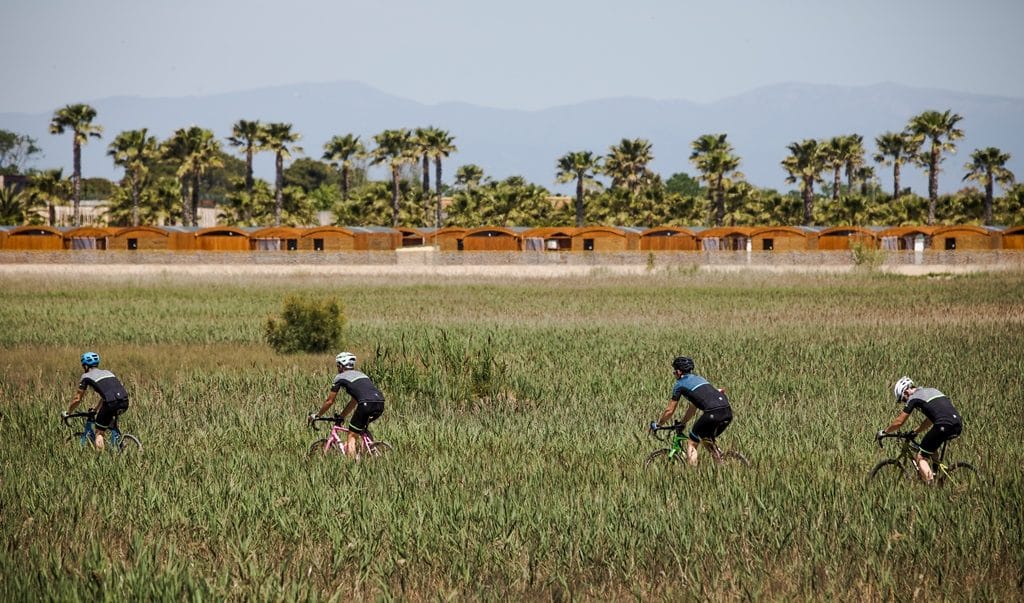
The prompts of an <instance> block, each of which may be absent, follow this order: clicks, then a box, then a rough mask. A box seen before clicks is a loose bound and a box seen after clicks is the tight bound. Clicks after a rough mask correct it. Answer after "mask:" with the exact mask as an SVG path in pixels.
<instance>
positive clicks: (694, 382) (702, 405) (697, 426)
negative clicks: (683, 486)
mask: <svg viewBox="0 0 1024 603" xmlns="http://www.w3.org/2000/svg"><path fill="white" fill-rule="evenodd" d="M693 370H694V364H693V358H689V357H687V356H677V357H676V358H675V359H674V360H672V372H673V373H674V374H675V376H676V383H675V385H674V386H672V397H671V399H670V400H669V403H668V406H666V407H665V411H664V412H663V413H661V417H660V418H659V419H658V421H657V422H656V423H652V424H651V427H652V428H654V427H656V426H658V425H663V424H665V423H667V422H668V421H669V419H671V418H672V415H673V414H675V412H676V407H677V406H678V405H679V399H680V398H684V397H685V398H686V400H687V401H688V402H689V405H688V406H687V407H686V412H685V413H683V425H685V424H686V423H688V422H689V421H690V419H692V418H693V416H694V415H695V414H697V411H698V410H699V411H701V415H700V418H698V419H697V420H696V421H695V422H694V423H693V427H691V428H690V433H689V438H688V439H687V441H686V460H687V461H688V462H689V463H690V464H691V465H696V464H697V446H698V445H699V444H700V443H701V442H704V445H705V447H707V449H708V450H710V451H711V454H712V455H713V456H715V460H716V461H719V462H720V461H721V459H720V458H718V453H717V451H716V450H715V448H714V446H712V445H711V442H707V441H705V440H707V439H714V438H717V437H718V436H720V435H722V432H723V431H725V428H726V427H728V426H729V424H730V423H732V407H730V406H729V398H727V397H726V396H725V390H722V389H718V388H717V387H715V386H713V385H711V384H710V383H708V380H707V379H705V378H704V377H701V376H700V375H698V374H696V373H694V372H693Z"/></svg>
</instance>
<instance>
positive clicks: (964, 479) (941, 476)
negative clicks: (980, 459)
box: [935, 461, 981, 491]
mask: <svg viewBox="0 0 1024 603" xmlns="http://www.w3.org/2000/svg"><path fill="white" fill-rule="evenodd" d="M980 479H981V478H980V477H979V476H978V470H977V469H975V468H974V465H972V464H970V463H965V462H963V461H958V462H956V463H953V464H952V465H950V466H949V467H946V470H945V471H941V470H940V471H938V472H936V474H935V481H936V483H937V484H938V486H939V487H940V488H953V489H955V490H957V491H962V490H967V489H969V488H971V487H972V486H974V485H975V484H977V483H978V481H979V480H980Z"/></svg>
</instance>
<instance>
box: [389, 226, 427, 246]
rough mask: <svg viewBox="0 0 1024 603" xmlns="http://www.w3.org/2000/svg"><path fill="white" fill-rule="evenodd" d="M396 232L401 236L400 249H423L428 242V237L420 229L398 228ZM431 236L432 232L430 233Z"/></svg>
mask: <svg viewBox="0 0 1024 603" xmlns="http://www.w3.org/2000/svg"><path fill="white" fill-rule="evenodd" d="M396 230H398V233H399V234H400V235H401V236H402V243H401V245H400V246H401V247H403V248H404V247H423V246H424V245H427V244H428V242H429V241H430V235H429V234H428V233H427V232H426V231H425V230H424V229H422V228H410V227H408V226H399V227H398V228H397V229H396ZM431 230H433V229H431ZM430 234H432V232H431V233H430Z"/></svg>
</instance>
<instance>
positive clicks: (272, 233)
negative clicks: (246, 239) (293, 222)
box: [249, 226, 304, 239]
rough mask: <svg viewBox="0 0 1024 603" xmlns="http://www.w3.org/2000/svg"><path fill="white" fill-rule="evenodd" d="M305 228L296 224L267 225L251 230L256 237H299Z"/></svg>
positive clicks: (250, 233)
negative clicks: (297, 226) (295, 225)
mask: <svg viewBox="0 0 1024 603" xmlns="http://www.w3.org/2000/svg"><path fill="white" fill-rule="evenodd" d="M303 231H304V229H302V228H296V227H294V226H266V227H263V228H257V229H255V230H252V231H250V232H249V236H250V237H252V238H254V239H297V238H299V237H300V236H301V235H302V233H303Z"/></svg>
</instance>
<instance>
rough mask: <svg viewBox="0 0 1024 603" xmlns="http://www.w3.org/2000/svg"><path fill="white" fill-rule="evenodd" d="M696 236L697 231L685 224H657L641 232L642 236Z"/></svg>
mask: <svg viewBox="0 0 1024 603" xmlns="http://www.w3.org/2000/svg"><path fill="white" fill-rule="evenodd" d="M679 235H683V236H690V237H696V236H697V233H695V232H694V231H692V230H690V229H689V228H686V227H685V226H655V227H654V228H648V229H647V230H645V231H643V232H641V233H640V236H641V237H674V236H679Z"/></svg>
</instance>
